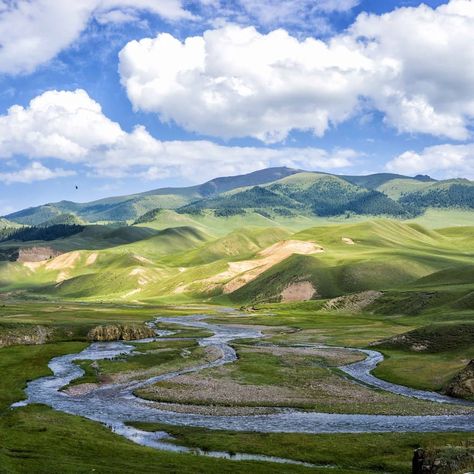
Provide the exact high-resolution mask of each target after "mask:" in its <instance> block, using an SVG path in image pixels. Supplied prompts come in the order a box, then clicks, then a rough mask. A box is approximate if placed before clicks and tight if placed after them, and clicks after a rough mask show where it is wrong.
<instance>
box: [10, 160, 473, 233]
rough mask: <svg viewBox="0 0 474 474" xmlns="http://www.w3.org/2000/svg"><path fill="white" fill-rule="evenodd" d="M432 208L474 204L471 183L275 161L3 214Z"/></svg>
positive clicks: (52, 216)
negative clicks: (346, 172) (342, 172)
mask: <svg viewBox="0 0 474 474" xmlns="http://www.w3.org/2000/svg"><path fill="white" fill-rule="evenodd" d="M433 208H438V209H452V208H457V209H473V208H474V184H473V183H472V182H471V181H468V180H447V181H435V180H433V179H431V178H430V177H429V176H415V177H414V178H410V177H407V176H402V175H397V174H390V173H377V174H372V175H367V176H337V175H332V174H329V173H318V172H309V171H303V170H296V169H291V168H286V167H280V168H268V169H264V170H260V171H255V172H253V173H248V174H244V175H238V176H229V177H221V178H216V179H213V180H210V181H208V182H206V183H204V184H201V185H197V186H190V187H183V188H161V189H155V190H151V191H147V192H143V193H138V194H133V195H127V196H116V197H110V198H105V199H100V200H97V201H92V202H88V203H75V202H72V201H60V202H57V203H49V204H45V205H42V206H37V207H33V208H29V209H24V210H21V211H18V212H14V213H12V214H9V215H8V216H6V218H7V219H9V220H11V221H14V222H16V223H20V224H25V225H53V224H60V223H83V222H88V223H104V222H105V223H110V222H122V223H124V222H135V223H137V224H147V223H149V222H154V221H156V220H163V219H162V216H161V215H160V214H162V213H163V211H167V210H168V211H169V210H175V211H177V212H178V213H180V214H185V215H187V216H190V217H189V218H190V219H191V220H193V219H194V217H195V216H197V215H203V214H206V212H205V211H212V213H211V214H212V215H213V216H215V217H232V216H239V215H240V216H242V215H247V214H249V213H250V214H251V213H253V214H255V213H258V214H260V215H261V216H263V217H264V218H267V219H269V220H274V219H278V218H281V217H286V218H294V217H298V216H304V217H306V218H307V217H318V216H319V217H333V216H343V215H349V216H350V215H371V216H383V215H385V216H393V217H399V218H410V217H414V216H417V215H420V214H422V213H424V212H425V211H426V210H430V209H433ZM168 226H169V225H168V224H164V227H168Z"/></svg>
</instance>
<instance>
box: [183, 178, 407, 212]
mask: <svg viewBox="0 0 474 474" xmlns="http://www.w3.org/2000/svg"><path fill="white" fill-rule="evenodd" d="M203 209H213V210H214V212H216V213H217V214H219V215H224V216H225V215H233V214H236V213H243V212H245V211H246V210H252V211H257V212H264V213H266V215H271V214H272V213H276V214H279V215H286V216H291V215H296V214H305V215H315V216H336V215H341V214H344V213H346V212H352V213H355V214H370V215H392V216H408V215H409V212H408V211H406V210H405V209H404V208H403V206H402V205H400V204H398V203H397V202H395V201H393V200H392V199H390V198H389V197H388V196H386V195H385V194H383V193H381V192H378V191H375V190H372V189H367V188H363V187H361V186H358V185H355V184H352V183H350V182H348V181H346V180H345V179H343V178H341V177H338V176H334V175H329V174H321V173H308V172H300V173H297V174H294V175H291V176H287V177H285V178H282V179H280V180H277V181H273V182H272V183H269V184H266V185H262V186H253V187H250V188H249V187H247V188H240V189H235V190H233V191H231V192H229V193H223V194H220V195H218V196H216V197H213V198H210V199H204V200H201V201H198V202H195V203H192V204H189V205H187V206H184V207H183V208H181V211H183V212H189V213H195V212H199V211H201V210H203Z"/></svg>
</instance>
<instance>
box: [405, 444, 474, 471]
mask: <svg viewBox="0 0 474 474" xmlns="http://www.w3.org/2000/svg"><path fill="white" fill-rule="evenodd" d="M473 468H474V447H472V446H469V445H468V444H467V445H465V446H446V447H443V448H431V449H423V448H418V449H416V450H415V452H414V453H413V459H412V474H456V473H460V472H467V470H472V469H473Z"/></svg>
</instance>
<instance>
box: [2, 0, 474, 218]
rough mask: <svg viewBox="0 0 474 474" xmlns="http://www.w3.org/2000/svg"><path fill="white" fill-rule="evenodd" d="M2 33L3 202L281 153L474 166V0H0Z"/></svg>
mask: <svg viewBox="0 0 474 474" xmlns="http://www.w3.org/2000/svg"><path fill="white" fill-rule="evenodd" d="M0 44H2V49H0V82H1V88H0V109H1V110H0V214H7V213H9V212H12V211H14V210H17V209H20V208H24V207H28V206H32V205H37V204H41V203H44V202H54V201H58V200H62V199H67V200H74V201H88V200H92V199H97V198H101V197H106V196H110V195H118V194H129V193H133V192H140V191H145V190H148V189H153V188H156V187H162V186H168V185H173V186H175V185H176V186H182V185H189V184H195V183H197V182H202V181H205V180H207V179H210V178H212V177H216V176H222V175H231V174H238V173H243V172H249V171H253V170H255V169H259V168H262V167H266V166H281V165H286V166H293V167H297V168H304V169H313V170H323V171H328V172H333V173H336V174H337V173H340V174H347V173H351V174H365V173H372V172H386V171H390V172H397V173H402V174H408V175H415V174H419V173H421V174H425V173H426V174H430V175H432V176H434V177H437V178H449V177H467V178H473V177H474V162H473V156H474V144H473V141H472V130H473V127H472V125H473V120H474V86H473V84H474V71H473V70H472V69H473V68H472V64H474V47H472V46H471V45H472V44H474V1H472V0H451V1H450V2H446V1H445V2H443V1H427V2H424V4H422V3H421V2H418V1H399V2H395V1H383V2H382V1H380V0H365V1H364V0H361V1H358V0H337V1H336V0H278V1H277V0H259V1H257V0H234V1H230V0H195V1H185V0H134V1H131V0H128V1H127V0H84V1H82V2H75V1H73V0H67V1H64V2H56V1H53V0H31V1H26V0H16V1H10V0H0ZM76 185H77V186H78V189H77V190H76V188H75V187H76Z"/></svg>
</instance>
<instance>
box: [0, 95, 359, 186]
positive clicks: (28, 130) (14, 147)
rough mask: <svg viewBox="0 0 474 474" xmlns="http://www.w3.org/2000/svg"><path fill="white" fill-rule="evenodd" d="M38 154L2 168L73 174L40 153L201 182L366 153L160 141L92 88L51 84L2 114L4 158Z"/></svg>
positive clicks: (318, 165) (346, 163)
mask: <svg viewBox="0 0 474 474" xmlns="http://www.w3.org/2000/svg"><path fill="white" fill-rule="evenodd" d="M18 156H22V157H27V158H29V159H32V160H34V163H33V164H32V165H31V166H29V167H27V168H25V169H24V170H22V171H16V170H14V171H10V172H3V173H0V179H3V180H4V181H9V182H12V181H20V182H29V181H33V180H35V179H49V178H52V177H54V176H57V177H60V176H67V175H68V174H69V173H70V172H68V171H64V170H62V169H61V168H58V169H54V170H49V169H47V168H46V167H44V166H43V165H41V164H40V161H41V160H45V159H48V160H50V159H55V160H60V161H63V162H67V163H72V164H74V166H76V167H77V166H79V167H82V166H84V167H85V168H86V169H88V170H89V173H91V174H94V175H97V176H108V177H130V176H137V177H141V178H145V179H150V180H154V179H159V178H163V177H166V176H170V175H173V176H175V177H185V178H187V179H188V180H190V181H193V182H197V181H201V180H203V179H207V178H211V177H215V175H216V169H218V170H219V173H218V174H235V173H241V172H248V171H253V170H256V169H259V168H264V167H267V166H281V165H286V166H293V167H297V168H309V169H326V170H330V169H341V168H348V167H350V166H351V165H352V163H353V162H354V161H355V160H356V159H357V158H358V157H359V156H360V155H359V154H358V153H356V152H355V151H353V150H350V149H335V150H333V151H331V152H328V151H326V150H322V149H318V148H278V149H273V148H267V147H231V146H223V145H218V144H215V143H212V142H210V141H206V140H199V141H197V140H196V141H161V140H157V139H156V138H154V137H153V136H152V135H151V134H150V133H149V132H148V131H147V130H146V128H145V127H143V126H137V127H135V128H134V129H133V130H132V131H131V132H127V131H125V130H123V129H122V128H121V127H120V125H119V124H118V123H116V122H113V121H112V120H110V119H109V118H108V117H106V116H105V115H104V114H103V112H102V109H101V107H100V105H99V104H98V103H97V102H96V101H94V100H93V99H92V98H90V97H89V95H88V94H87V92H85V91H84V90H81V89H78V90H75V91H55V90H53V91H47V92H45V93H43V94H41V95H39V96H38V97H35V98H34V99H33V100H31V102H30V103H29V105H28V106H27V107H22V106H19V105H15V106H13V107H10V109H9V110H8V112H7V113H6V114H5V115H3V116H0V158H3V159H4V161H7V160H9V159H12V158H16V157H18Z"/></svg>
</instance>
